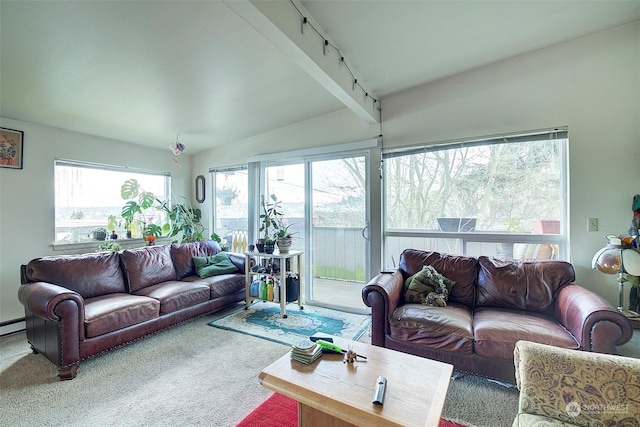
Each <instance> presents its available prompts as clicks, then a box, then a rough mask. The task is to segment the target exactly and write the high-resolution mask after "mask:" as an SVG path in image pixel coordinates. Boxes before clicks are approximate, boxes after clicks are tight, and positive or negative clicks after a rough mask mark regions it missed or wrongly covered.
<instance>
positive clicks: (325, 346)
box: [316, 340, 343, 353]
mask: <svg viewBox="0 0 640 427" xmlns="http://www.w3.org/2000/svg"><path fill="white" fill-rule="evenodd" d="M316 344H318V345H319V346H320V347H322V351H330V352H333V353H342V352H343V351H342V349H341V348H340V347H338V346H337V345H335V344H334V343H332V342H329V341H325V340H318V341H316Z"/></svg>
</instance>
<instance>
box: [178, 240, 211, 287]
mask: <svg viewBox="0 0 640 427" xmlns="http://www.w3.org/2000/svg"><path fill="white" fill-rule="evenodd" d="M220 250H221V249H220V246H219V245H218V243H217V242H214V241H213V240H203V241H201V242H189V243H173V244H172V245H171V249H170V251H171V259H172V260H173V266H174V268H175V270H176V279H177V280H182V279H184V278H185V277H188V276H193V275H194V274H196V270H195V267H194V265H193V257H205V256H211V255H215V254H217V253H218V252H220Z"/></svg>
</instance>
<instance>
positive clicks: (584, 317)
mask: <svg viewBox="0 0 640 427" xmlns="http://www.w3.org/2000/svg"><path fill="white" fill-rule="evenodd" d="M555 318H556V320H558V322H560V323H561V324H562V325H563V326H564V327H565V328H566V329H567V330H568V331H569V332H571V333H572V334H573V336H574V337H575V338H576V340H578V345H579V346H580V349H581V350H587V351H595V352H598V353H611V354H615V353H616V345H622V344H624V343H626V342H627V341H629V340H630V339H631V337H632V336H633V328H632V327H631V322H629V319H627V318H626V317H624V316H623V315H622V314H621V313H620V312H618V310H616V309H615V308H613V306H612V305H611V304H610V303H609V302H608V301H607V300H606V299H604V298H603V297H601V296H600V295H597V294H596V293H595V292H592V291H590V290H588V289H586V288H583V287H582V286H578V285H575V284H571V285H567V286H564V287H563V288H562V289H560V292H558V295H557V297H556V300H555Z"/></svg>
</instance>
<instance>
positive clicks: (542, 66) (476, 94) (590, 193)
mask: <svg viewBox="0 0 640 427" xmlns="http://www.w3.org/2000/svg"><path fill="white" fill-rule="evenodd" d="M382 107H383V110H382V118H383V135H384V138H383V141H384V147H387V148H388V147H400V146H406V145H412V144H421V143H429V142H434V143H435V142H441V141H448V140H457V139H464V138H473V137H482V136H491V135H498V134H502V133H512V132H522V131H531V130H538V129H547V128H553V127H556V126H568V128H569V139H570V142H569V151H570V153H569V161H570V194H569V209H570V242H571V256H572V262H573V264H574V267H575V269H576V275H577V282H578V283H580V284H582V285H584V286H585V287H587V288H590V289H592V290H594V291H596V292H597V293H599V294H600V295H603V296H604V297H605V298H607V299H608V300H609V301H610V302H611V303H612V304H614V305H617V303H618V294H617V285H616V282H615V278H614V277H613V276H606V275H603V274H601V273H599V272H596V271H593V270H591V258H592V256H593V254H594V253H595V252H596V251H597V249H599V248H600V247H602V246H604V244H605V243H606V241H605V240H604V238H603V235H605V234H622V233H625V232H626V231H627V229H628V227H629V224H630V222H631V199H632V197H633V195H634V194H637V193H640V166H639V165H640V23H635V24H631V25H626V26H624V27H620V28H617V29H614V30H610V31H606V32H602V33H599V34H596V35H593V36H590V37H585V38H582V39H579V40H576V41H573V42H570V43H564V44H561V45H558V46H555V47H552V48H549V49H545V50H542V51H539V52H535V53H533V54H529V55H524V56H521V57H518V58H515V59H513V60H510V61H505V62H500V63H496V64H493V65H491V66H487V67H483V68H481V69H477V70H473V71H470V72H467V73H463V74H460V75H457V76H454V77H451V78H447V79H443V80H441V81H438V82H436V83H433V84H428V85H424V86H421V87H417V88H413V89H411V90H408V91H405V92H402V93H398V94H396V95H393V96H390V97H388V98H384V99H383V100H382ZM378 133H379V129H378V128H377V127H376V126H371V127H368V128H367V127H366V125H364V124H363V122H361V121H360V122H358V120H357V119H356V118H355V116H353V115H352V114H351V113H349V112H348V111H342V112H339V113H334V114H330V115H327V116H324V117H319V118H316V119H313V120H310V121H307V122H303V123H299V124H298V125H295V126H291V127H288V128H283V129H280V130H278V131H276V132H271V133H269V134H264V135H260V136H258V137H255V138H251V139H248V140H245V141H240V142H239V143H238V144H234V146H233V147H226V148H216V149H212V150H210V151H209V152H207V153H204V154H203V155H202V156H198V158H196V159H194V172H197V173H202V174H204V175H205V176H207V174H206V172H207V170H208V169H209V167H211V166H226V165H236V164H242V163H243V162H244V159H245V158H246V157H247V156H250V155H256V154H264V153H271V152H281V151H286V150H290V149H294V148H299V147H300V146H302V145H304V146H317V145H327V144H335V143H338V142H351V141H357V140H362V139H366V138H371V137H374V136H377V135H378ZM207 179H208V176H207ZM207 188H210V185H208V187H207ZM589 217H596V218H599V220H600V230H599V232H587V231H586V230H587V218H589ZM626 291H627V289H625V299H626V298H627V297H628V295H627V292H626Z"/></svg>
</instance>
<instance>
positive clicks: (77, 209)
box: [54, 160, 171, 243]
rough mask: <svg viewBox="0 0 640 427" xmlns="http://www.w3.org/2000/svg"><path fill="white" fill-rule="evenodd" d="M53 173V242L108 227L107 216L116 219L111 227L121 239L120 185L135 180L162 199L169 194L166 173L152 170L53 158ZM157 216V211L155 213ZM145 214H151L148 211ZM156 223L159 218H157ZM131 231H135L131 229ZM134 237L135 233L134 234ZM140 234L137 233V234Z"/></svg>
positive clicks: (87, 236) (73, 239) (82, 236)
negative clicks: (114, 224)
mask: <svg viewBox="0 0 640 427" xmlns="http://www.w3.org/2000/svg"><path fill="white" fill-rule="evenodd" d="M54 172H55V178H54V179H55V218H56V219H55V237H54V238H55V241H56V242H59V243H64V242H67V243H76V242H82V241H87V240H91V239H92V235H91V232H92V230H94V229H96V228H105V229H107V228H109V227H108V225H109V216H110V215H113V216H115V218H116V221H117V223H116V227H115V230H116V232H117V233H118V235H119V238H125V236H126V232H125V231H124V224H123V223H122V221H121V220H122V217H121V216H120V213H121V211H122V206H123V205H124V203H125V201H124V200H123V199H122V196H121V195H120V187H121V186H122V184H123V183H124V182H125V181H126V180H128V179H136V180H137V181H138V183H139V184H140V187H141V188H143V189H144V190H145V191H149V192H152V193H153V194H155V195H156V196H158V198H159V199H161V200H165V199H166V198H167V197H166V196H167V195H168V193H169V188H170V184H171V183H170V177H169V174H168V173H166V174H165V173H153V172H145V171H140V170H132V169H127V168H120V167H115V166H104V165H95V164H88V163H80V162H74V161H67V160H56V161H55V165H54ZM155 214H156V215H159V213H155ZM149 215H154V213H153V212H150V213H149ZM158 222H161V221H160V218H158ZM134 231H135V230H134ZM134 237H136V235H134ZM137 237H140V234H138V235H137Z"/></svg>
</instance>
